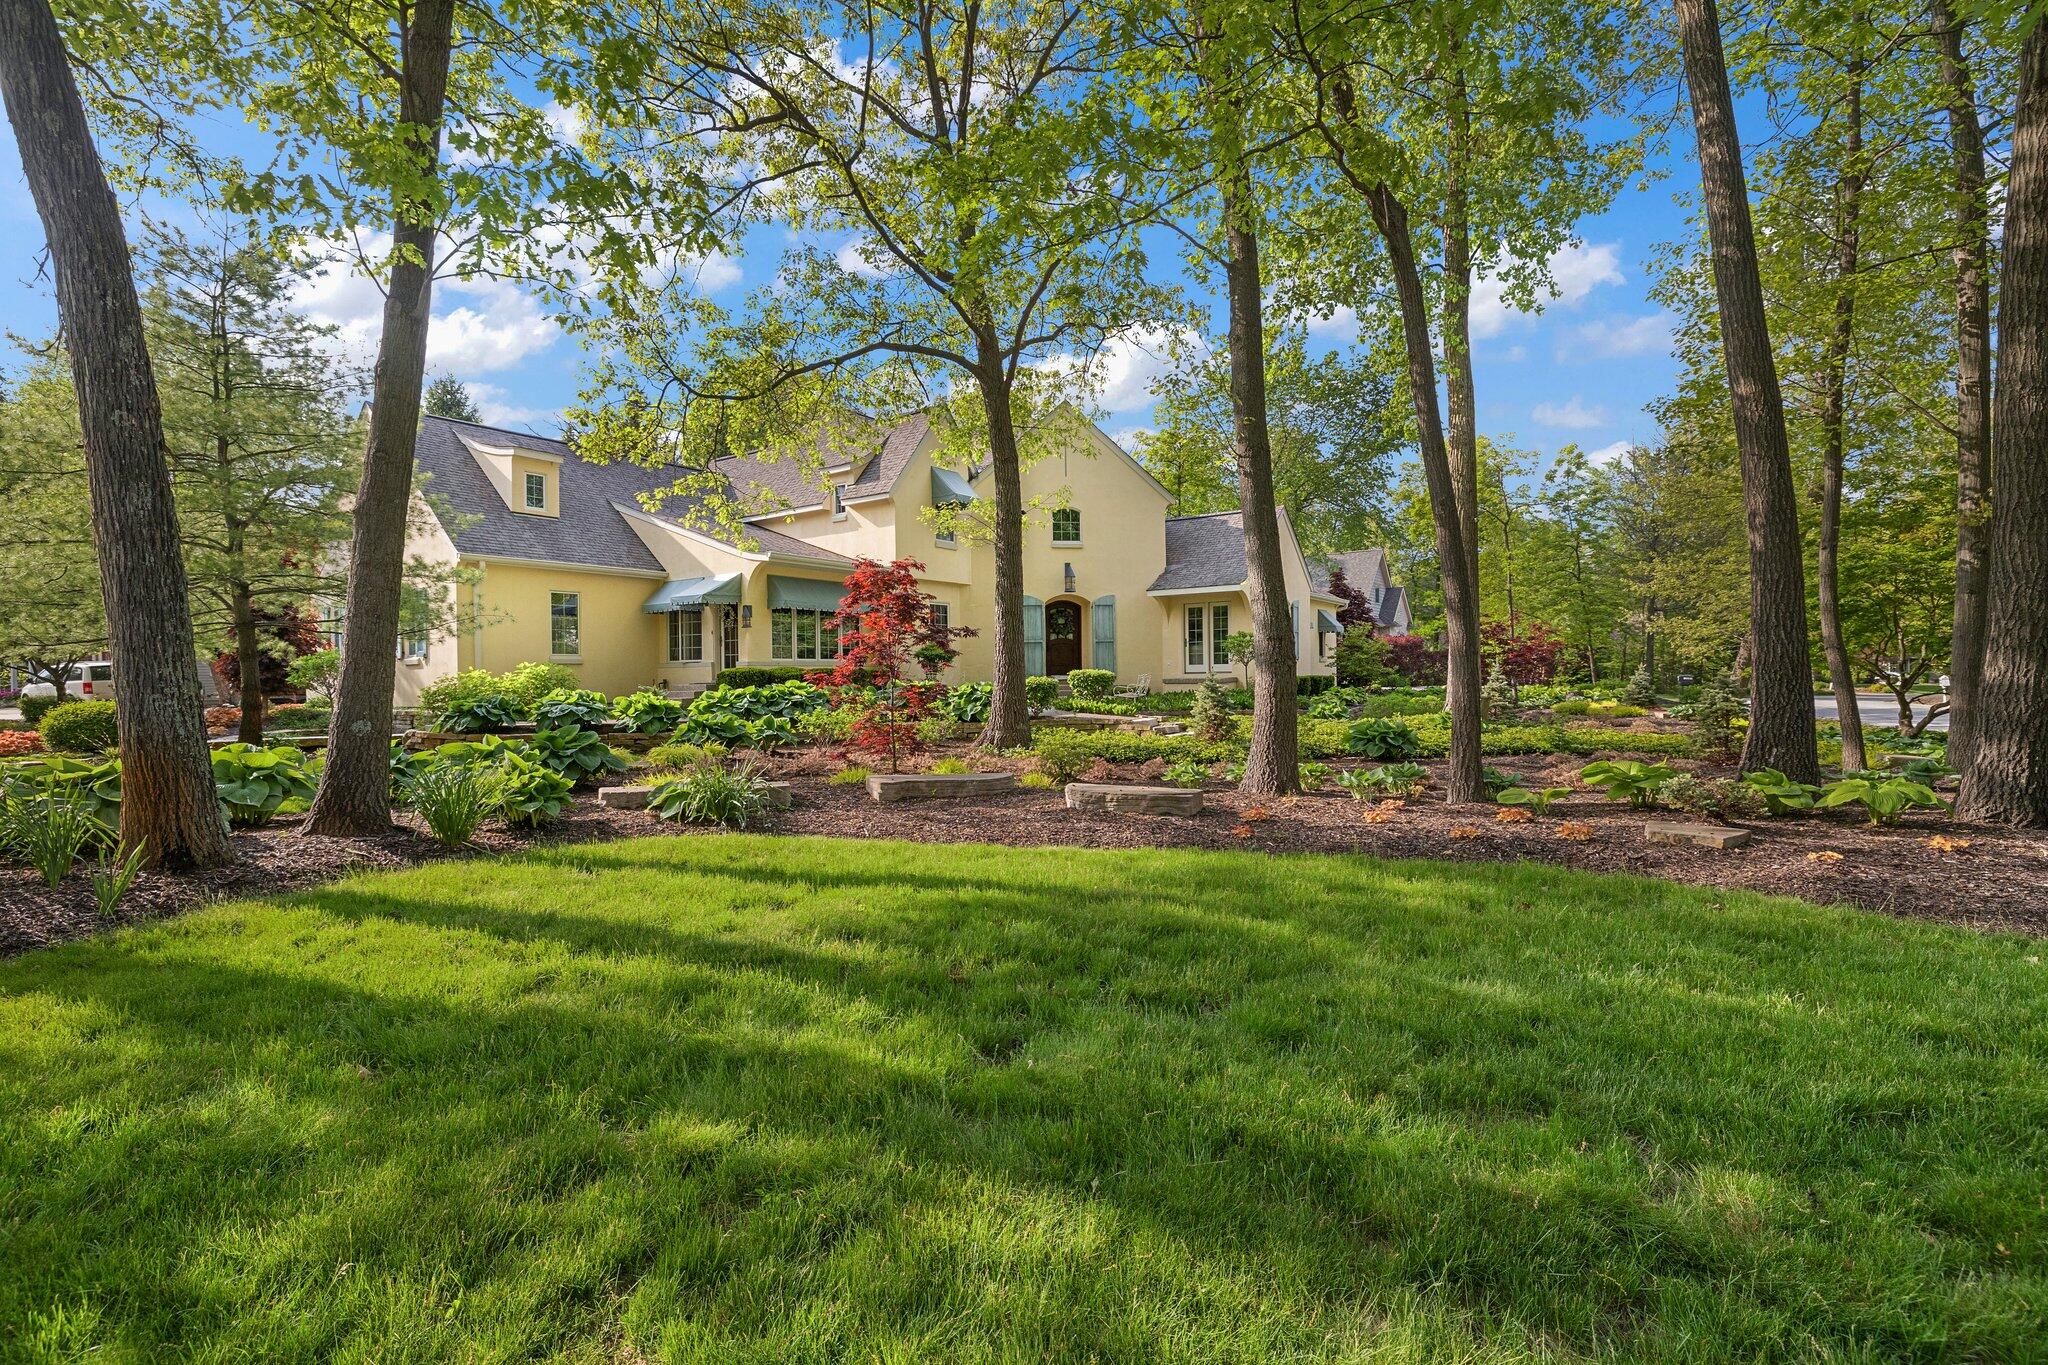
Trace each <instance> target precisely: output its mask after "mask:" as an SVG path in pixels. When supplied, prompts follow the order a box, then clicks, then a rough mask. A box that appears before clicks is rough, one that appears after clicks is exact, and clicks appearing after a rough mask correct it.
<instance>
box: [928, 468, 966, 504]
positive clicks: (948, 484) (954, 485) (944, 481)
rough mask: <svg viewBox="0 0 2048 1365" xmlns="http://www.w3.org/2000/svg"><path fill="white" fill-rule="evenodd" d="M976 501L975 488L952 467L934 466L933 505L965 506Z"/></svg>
mask: <svg viewBox="0 0 2048 1365" xmlns="http://www.w3.org/2000/svg"><path fill="white" fill-rule="evenodd" d="M973 501H974V489H973V487H972V486H971V485H970V484H969V483H968V482H967V480H965V479H963V478H961V477H960V476H959V475H958V474H955V473H954V472H953V471H952V470H950V469H941V468H939V467H938V466H937V465H933V466H932V506H934V507H965V506H966V505H967V504H968V503H970V502H973Z"/></svg>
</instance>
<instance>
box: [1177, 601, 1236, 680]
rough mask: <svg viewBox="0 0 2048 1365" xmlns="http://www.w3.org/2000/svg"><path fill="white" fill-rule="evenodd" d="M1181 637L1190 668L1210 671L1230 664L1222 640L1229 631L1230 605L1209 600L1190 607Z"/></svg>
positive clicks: (1198, 671) (1191, 670) (1196, 670)
mask: <svg viewBox="0 0 2048 1365" xmlns="http://www.w3.org/2000/svg"><path fill="white" fill-rule="evenodd" d="M1185 621H1186V625H1185V626H1184V628H1183V630H1182V635H1181V640H1182V644H1183V646H1184V648H1185V651H1186V653H1185V657H1186V659H1187V665H1188V671H1189V672H1190V673H1207V672H1212V671H1216V670H1220V669H1226V668H1228V667H1229V666H1230V657H1229V655H1228V654H1227V653H1226V652H1225V650H1224V648H1223V639H1224V637H1225V636H1227V635H1229V634H1230V604H1229V603H1227V602H1208V603H1203V604H1201V605H1198V606H1191V607H1189V608H1188V609H1187V613H1186V616H1185Z"/></svg>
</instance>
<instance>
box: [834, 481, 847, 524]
mask: <svg viewBox="0 0 2048 1365" xmlns="http://www.w3.org/2000/svg"><path fill="white" fill-rule="evenodd" d="M845 515H846V489H845V487H844V486H843V485H841V484H836V483H835V484H833V485H832V519H833V520H834V521H837V520H839V518H841V517H843V516H845Z"/></svg>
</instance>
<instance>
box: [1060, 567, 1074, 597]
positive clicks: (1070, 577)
mask: <svg viewBox="0 0 2048 1365" xmlns="http://www.w3.org/2000/svg"><path fill="white" fill-rule="evenodd" d="M1061 567H1063V568H1064V569H1065V570H1066V571H1067V591H1068V592H1072V591H1073V590H1074V566H1073V565H1072V564H1065V565H1062V566H1061Z"/></svg>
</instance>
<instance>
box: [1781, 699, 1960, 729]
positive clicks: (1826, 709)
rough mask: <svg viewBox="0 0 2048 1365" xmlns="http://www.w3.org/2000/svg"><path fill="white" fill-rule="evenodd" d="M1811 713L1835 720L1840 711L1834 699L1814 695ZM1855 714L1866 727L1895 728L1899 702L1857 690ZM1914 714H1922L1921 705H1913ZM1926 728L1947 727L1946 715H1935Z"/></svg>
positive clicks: (1897, 720) (1821, 718)
mask: <svg viewBox="0 0 2048 1365" xmlns="http://www.w3.org/2000/svg"><path fill="white" fill-rule="evenodd" d="M1813 714H1814V715H1815V717H1817V718H1818V719H1820V720H1836V719H1838V718H1839V717H1840V715H1841V713H1840V711H1838V710H1837V709H1836V707H1835V699H1834V698H1833V697H1822V696H1816V697H1815V698H1814V699H1813ZM1856 714H1857V715H1859V716H1861V717H1862V718H1863V724H1864V725H1865V726H1866V727H1867V728H1871V729H1875V728H1877V727H1879V726H1889V727H1892V728H1894V729H1895V728H1897V726H1898V723H1899V704H1898V703H1897V702H1895V701H1893V700H1892V699H1891V697H1890V696H1889V695H1888V694H1885V693H1882V692H1858V693H1857V694H1856ZM1914 714H1916V715H1924V714H1925V711H1924V709H1923V708H1921V707H1915V708H1914ZM1927 728H1928V729H1930V730H1946V729H1948V717H1947V716H1937V717H1936V718H1935V720H1934V723H1933V724H1932V725H1930V726H1928V727H1927Z"/></svg>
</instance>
